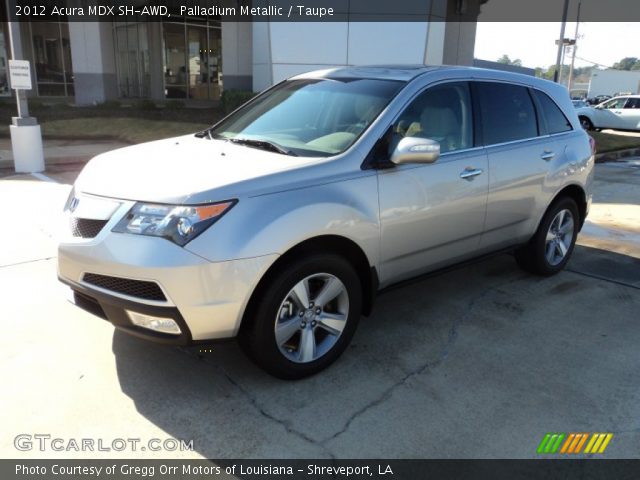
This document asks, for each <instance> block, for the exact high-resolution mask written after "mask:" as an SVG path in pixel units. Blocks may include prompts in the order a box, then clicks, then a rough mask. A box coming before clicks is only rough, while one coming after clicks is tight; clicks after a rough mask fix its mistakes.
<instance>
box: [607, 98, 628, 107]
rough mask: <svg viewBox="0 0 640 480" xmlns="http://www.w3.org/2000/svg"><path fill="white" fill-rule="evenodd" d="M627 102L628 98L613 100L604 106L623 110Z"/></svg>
mask: <svg viewBox="0 0 640 480" xmlns="http://www.w3.org/2000/svg"><path fill="white" fill-rule="evenodd" d="M626 102H627V99H626V98H616V99H614V100H611V101H609V102H607V103H605V104H604V105H603V107H604V108H609V109H611V108H623V107H624V104H625V103H626Z"/></svg>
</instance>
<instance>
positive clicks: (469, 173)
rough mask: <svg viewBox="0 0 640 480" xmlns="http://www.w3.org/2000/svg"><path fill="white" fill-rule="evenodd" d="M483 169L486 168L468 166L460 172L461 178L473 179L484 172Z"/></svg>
mask: <svg viewBox="0 0 640 480" xmlns="http://www.w3.org/2000/svg"><path fill="white" fill-rule="evenodd" d="M483 171H484V170H482V169H481V168H472V167H467V168H465V169H464V170H463V171H462V172H460V178H463V179H465V180H468V181H471V180H473V179H474V178H475V177H477V176H478V175H480V174H482V172H483Z"/></svg>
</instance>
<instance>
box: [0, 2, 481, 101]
mask: <svg viewBox="0 0 640 480" xmlns="http://www.w3.org/2000/svg"><path fill="white" fill-rule="evenodd" d="M485 2H486V0H425V1H424V2H420V4H421V5H423V6H424V10H423V11H419V12H417V11H414V12H413V14H415V15H416V17H415V18H416V19H417V20H415V21H399V22H392V21H386V20H387V19H388V18H389V17H388V15H385V12H384V8H389V7H388V5H389V4H392V2H366V1H364V0H362V1H353V0H352V1H349V2H348V1H346V0H344V2H339V1H338V2H333V3H334V4H344V5H343V9H344V11H346V12H348V15H349V16H348V18H349V19H350V21H340V22H326V21H324V22H282V21H265V20H264V19H259V21H254V22H230V21H221V17H219V16H182V17H176V16H174V15H171V17H169V18H168V19H167V21H162V22H143V21H141V22H118V21H113V22H109V21H101V22H86V21H76V20H74V21H64V22H61V21H57V22H44V21H37V22H20V23H19V28H17V29H14V32H15V33H14V39H13V40H14V48H15V50H16V57H17V58H22V59H26V60H29V61H30V62H31V66H32V69H31V71H32V84H33V90H32V91H31V92H30V95H32V96H38V97H67V98H69V99H70V100H71V101H74V102H75V103H76V104H79V105H86V104H93V103H101V102H104V101H108V100H115V99H130V98H148V99H152V100H165V99H184V100H193V101H211V100H218V99H219V98H220V94H221V92H222V91H223V90H224V89H241V90H254V91H259V90H262V89H264V88H265V87H267V86H269V85H272V84H273V83H275V82H278V81H280V80H282V79H284V78H287V77H289V76H291V75H295V74H297V73H301V72H305V71H309V70H315V69H322V68H329V67H333V66H343V65H364V64H421V63H426V64H431V65H439V64H453V65H471V64H472V63H473V50H474V42H475V31H476V23H475V19H476V18H477V15H478V11H479V5H480V4H481V3H485ZM142 3H144V2H142ZM146 3H150V2H146ZM209 3H211V2H209ZM227 3H228V2H227ZM232 3H233V2H232ZM236 3H238V4H240V1H238V2H236ZM254 3H255V2H254ZM374 3H375V5H376V8H378V14H379V18H380V19H381V20H385V21H379V22H370V21H359V18H358V16H359V15H360V16H362V15H363V14H367V15H369V19H370V18H371V15H370V12H371V10H370V9H371V6H372V5H373V4H374ZM2 4H3V6H2V7H1V9H0V14H1V15H2V18H3V21H2V23H0V30H1V31H0V95H4V96H10V95H11V93H12V92H11V90H10V87H9V85H8V72H7V59H8V58H10V48H9V38H8V28H9V24H8V23H7V15H6V13H7V12H6V10H4V9H5V8H6V6H5V2H2ZM381 9H382V10H381ZM394 13H397V12H394ZM409 14H411V12H409ZM405 19H406V17H405ZM425 19H426V21H425Z"/></svg>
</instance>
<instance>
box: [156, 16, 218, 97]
mask: <svg viewBox="0 0 640 480" xmlns="http://www.w3.org/2000/svg"><path fill="white" fill-rule="evenodd" d="M162 27H163V63H164V84H165V89H164V93H165V97H166V98H189V99H194V100H218V99H219V98H220V93H221V90H222V41H221V40H222V31H221V29H220V22H219V21H214V20H210V19H207V18H185V19H183V20H181V21H180V22H175V21H172V22H163V24H162Z"/></svg>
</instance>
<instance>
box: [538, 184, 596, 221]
mask: <svg viewBox="0 0 640 480" xmlns="http://www.w3.org/2000/svg"><path fill="white" fill-rule="evenodd" d="M563 197H569V198H571V199H573V201H575V202H576V205H578V213H579V214H580V219H579V225H580V229H582V225H584V221H585V220H586V218H587V194H586V192H585V191H584V188H582V187H581V186H580V185H577V184H571V185H567V186H565V187H564V188H562V190H560V191H559V192H558V193H556V195H555V196H554V197H553V200H552V201H551V203H549V207H547V210H549V208H550V207H551V205H553V204H554V203H555V202H557V201H558V200H559V199H560V198H563ZM547 210H545V212H546V211H547ZM580 229H579V230H580ZM579 230H578V231H579Z"/></svg>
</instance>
